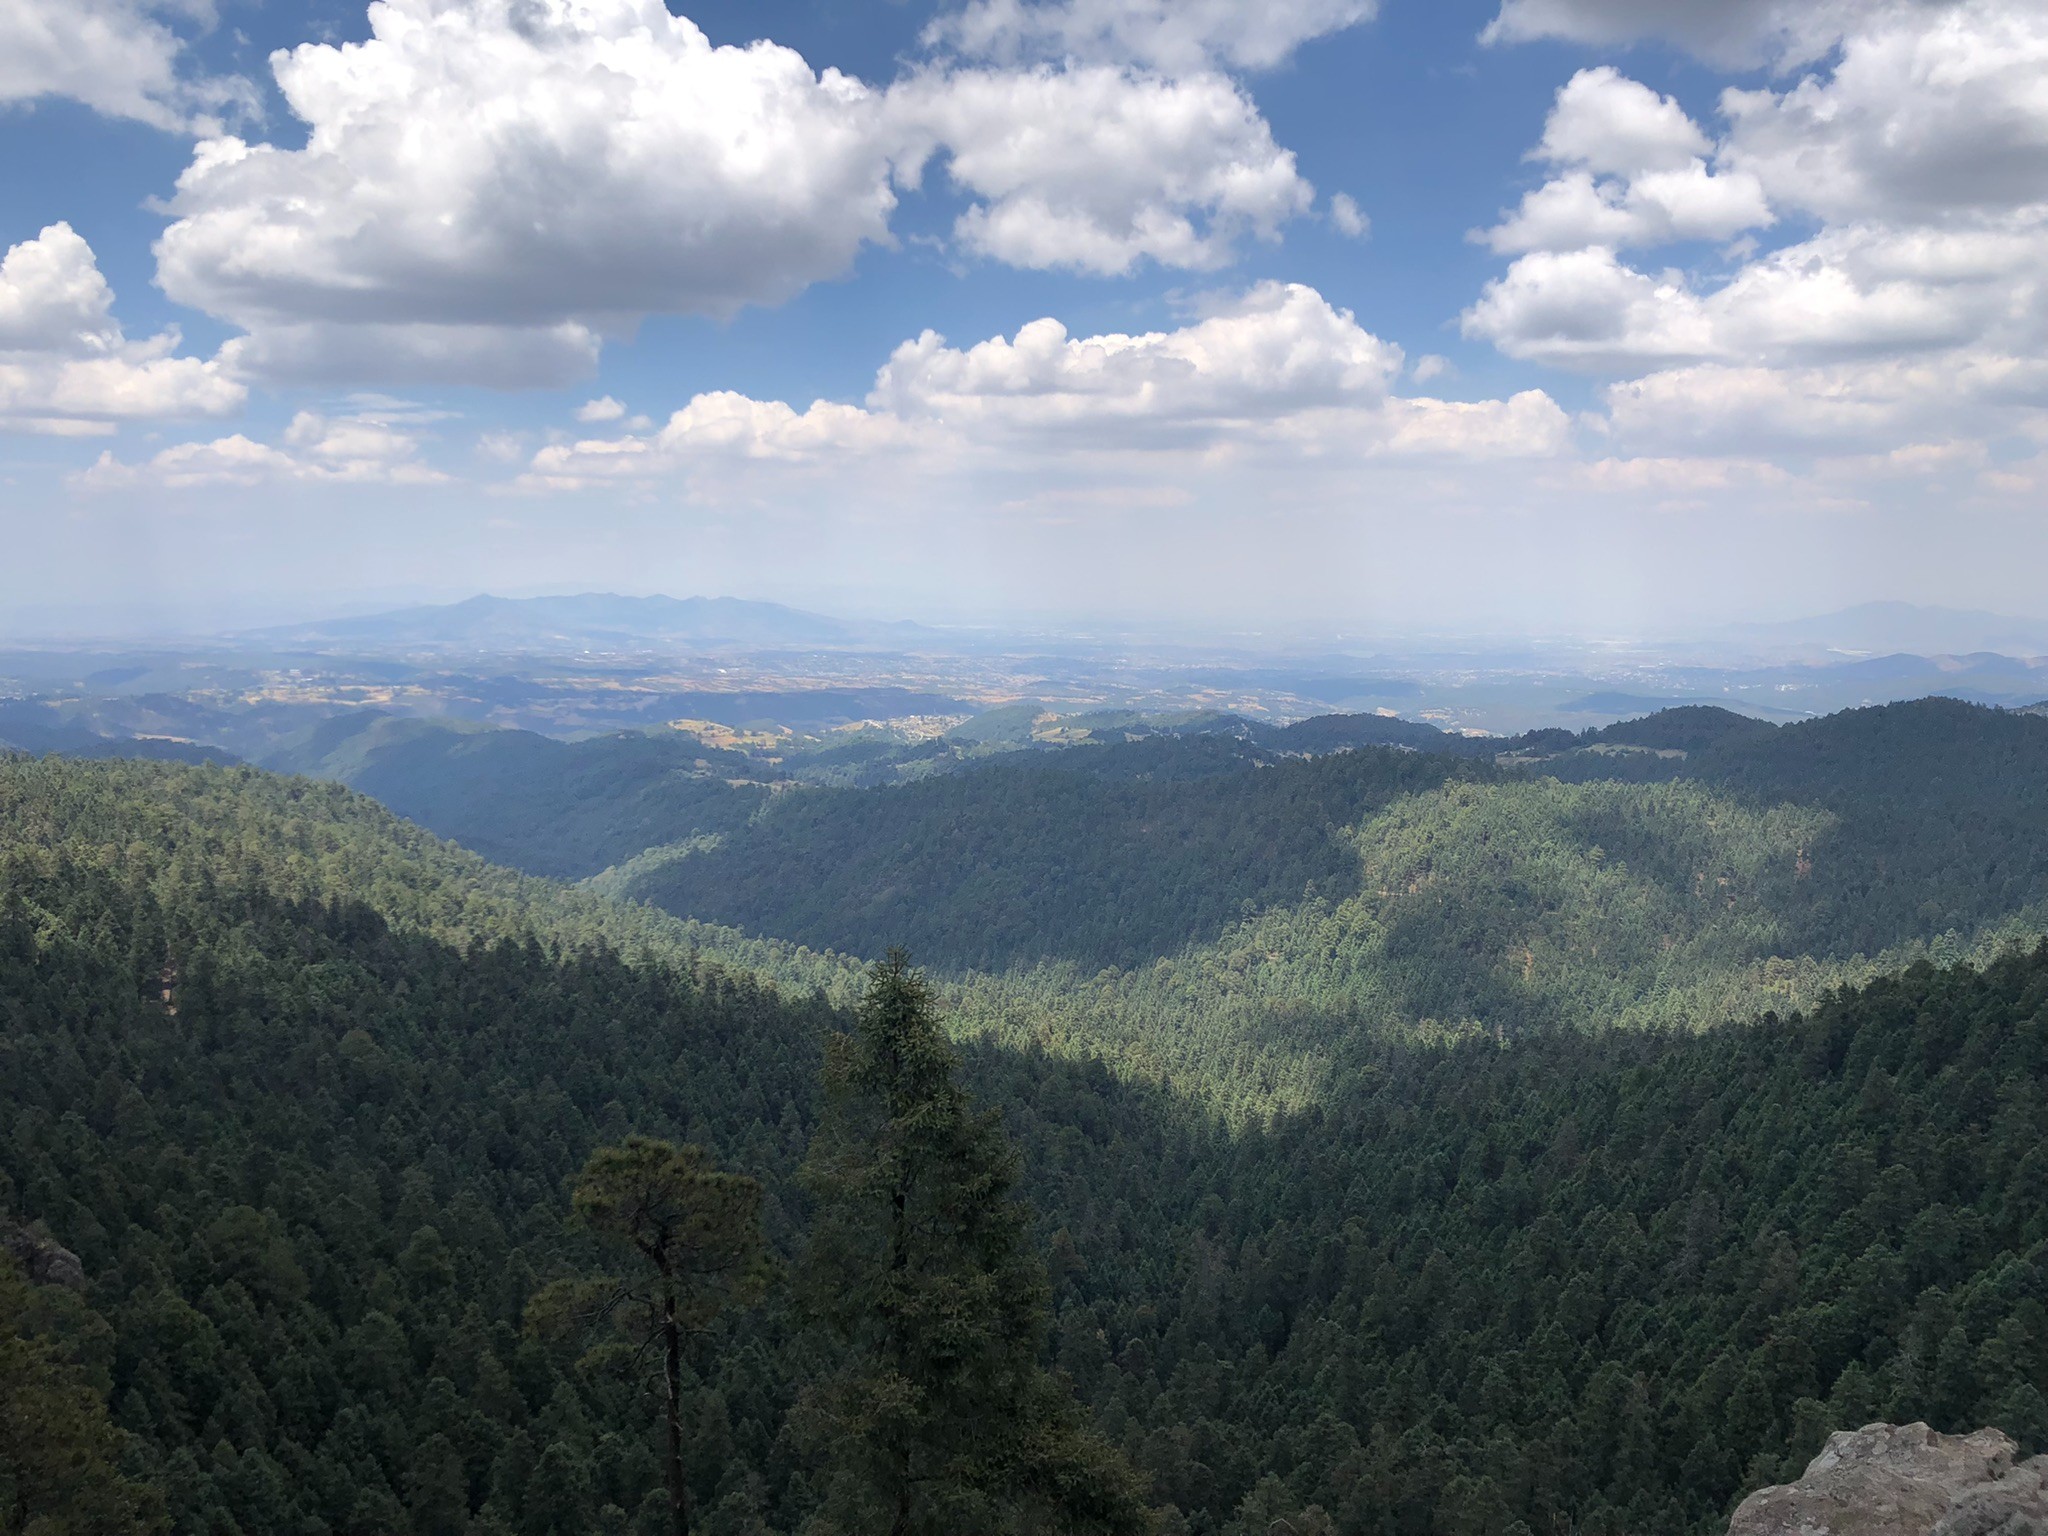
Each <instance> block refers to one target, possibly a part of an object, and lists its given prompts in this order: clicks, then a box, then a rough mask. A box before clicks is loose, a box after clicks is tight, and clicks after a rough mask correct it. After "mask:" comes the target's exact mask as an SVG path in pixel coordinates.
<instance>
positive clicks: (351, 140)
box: [157, 0, 895, 383]
mask: <svg viewBox="0 0 2048 1536" xmlns="http://www.w3.org/2000/svg"><path fill="white" fill-rule="evenodd" d="M370 24H371V36H370V37H369V39H368V40H366V41H364V42H361V43H351V44H345V45H340V46H331V45H327V44H311V43H309V44H305V45H303V46H301V47H298V48H295V49H292V50H291V51H289V52H288V53H282V54H279V55H278V56H277V57H276V58H275V60H274V69H275V73H276V76H277V83H278V86H279V88H280V89H281V90H282V91H283V93H284V96H285V100H286V102H287V103H288V105H289V106H290V107H291V109H292V111H293V112H294V113H295V114H296V115H297V116H298V117H299V118H301V119H302V120H303V121H304V122H305V123H306V124H307V125H308V128H309V130H310V131H309V133H308V136H307V140H306V144H305V146H304V148H302V149H284V148H280V147H278V146H275V145H269V144H248V143H244V142H243V141H241V140H240V139H236V138H231V137H229V138H219V139H214V140H209V141H207V142H206V143H203V144H201V145H200V146H199V149H198V151H197V153H196V154H195V155H194V157H193V161H192V164H191V165H190V166H189V167H188V168H187V170H186V171H185V173H184V174H183V175H182V176H181V177H180V178H179V181H178V186H177V191H176V194H175V195H174V196H173V198H172V199H171V201H170V205H169V206H170V211H171V212H172V213H173V215H175V219H176V222H174V223H173V224H172V225H171V226H170V228H169V229H167V230H166V231H165V232H164V235H163V237H162V239H161V241H160V242H159V244H158V247H157V255H158V265H159V275H160V281H161V282H162V285H163V287H164V290H165V291H166V292H167V293H169V294H170V295H171V296H172V297H173V298H175V299H178V300H179V301H181V302H183V303H188V304H192V305H195V306H197V307H199V308H202V309H205V310H207V311H209V312H210V313H213V314H216V315H221V316H223V317H226V318H228V319H230V320H233V321H235V322H236V323H238V324H240V325H243V326H244V327H246V328H247V329H248V330H250V331H251V332H252V334H253V335H254V337H255V345H254V347H253V348H252V350H251V352H250V361H251V363H252V365H255V366H260V367H264V368H266V369H270V368H274V369H277V370H278V371H281V372H286V373H291V374H298V373H302V372H304V371H305V370H304V368H303V366H302V360H303V359H304V358H306V357H308V356H311V355H315V354H317V352H318V351H319V346H318V344H320V343H325V342H328V341H331V340H335V339H338V336H337V331H338V328H341V327H359V326H380V325H381V326H405V327H426V328H428V333H427V335H428V339H427V340H426V342H425V343H423V344H421V345H417V346H413V347H410V348H408V349H406V350H405V352H404V354H403V355H402V363H403V365H404V366H403V368H402V371H404V372H405V373H408V374H410V375H413V376H420V377H426V376H431V375H432V374H435V373H437V372H438V373H444V374H446V375H449V376H460V377H468V378H476V379H480V380H482V381H484V382H492V381H494V376H495V381H497V382H504V383H525V382H528V381H529V380H530V379H532V378H535V377H538V378H543V379H545V380H546V381H548V382H553V381H555V379H556V378H557V377H558V376H559V373H560V371H561V369H562V367H563V365H564V363H565V362H573V361H575V360H576V359H578V358H582V359H587V358H588V357H589V355H590V351H591V348H592V346H593V345H594V342H593V341H592V337H593V336H594V335H599V334H605V333H608V332H617V331H621V330H623V329H626V328H628V327H630V326H631V324H632V323H633V322H634V320H635V319H636V318H637V317H638V316H640V315H642V314H645V313H648V312H653V311H681V312H698V313H710V314H725V313H730V312H732V311H733V310H735V309H737V308H738V307H740V306H741V305H744V304H750V303H755V304H772V303H777V302H780V301H782V300H784V299H787V298H788V297H790V296H791V295H792V294H794V293H796V292H798V291H799V290H801V289H802V288H803V287H805V286H806V285H808V284H810V283H813V282H816V281H818V280H820V279H822V278H827V277H832V276H835V275H837V274H839V273H841V272H843V271H844V270H845V269H846V268H847V266H848V264H849V263H850V262H851V261H852V260H853V257H854V254H855V253H856V252H857V251H858V250H859V249H860V247H861V246H862V245H863V244H864V243H867V242H870V241H879V240H884V239H886V238H887V234H888V217H889V212H890V210H891V208H892V207H893V206H894V201H895V199H894V194H893V193H892V192H891V190H890V187H889V183H888V161H889V156H888V151H887V145H886V142H885V139H884V136H883V135H882V134H881V133H880V132H878V103H877V101H876V99H875V97H874V95H873V93H872V92H870V91H869V90H868V89H867V88H866V87H865V86H863V85H861V84H860V83H859V82H858V81H855V80H852V79H850V78H848V77H846V76H844V75H841V74H839V73H838V72H837V71H834V70H829V69H828V70H826V71H825V72H824V73H823V74H816V73H813V71H812V70H811V68H810V66H809V65H808V64H806V63H805V62H804V60H803V59H802V58H801V57H800V56H799V55H798V54H796V53H795V52H793V51H792V50H790V49H787V48H782V47H778V46H776V45H774V44H772V43H766V42H762V43H756V44H753V45H752V46H750V47H746V48H731V47H725V48H714V47H712V46H711V44H710V42H709V41H708V40H707V39H706V38H705V36H704V34H703V32H702V31H700V30H699V29H698V28H697V27H696V26H695V25H694V24H693V23H691V22H690V21H688V20H687V19H685V18H682V17H676V16H671V15H670V14H669V13H668V11H667V10H666V8H665V7H664V6H663V5H662V4H661V3H660V0H540V3H521V0H382V3H379V4H376V5H373V6H372V7H371V9H370ZM279 333H281V334H282V335H283V338H284V339H283V340H282V341H273V340H272V336H273V335H277V334H279ZM393 339H396V338H395V337H391V336H385V337H379V338H378V341H377V346H376V348H375V349H374V350H375V351H382V350H383V347H384V344H385V343H386V342H388V341H389V340H393ZM309 341H310V342H313V343H315V344H316V345H313V346H307V345H305V343H306V342H309ZM372 355H374V352H373V354H372ZM522 370H523V371H524V376H522Z"/></svg>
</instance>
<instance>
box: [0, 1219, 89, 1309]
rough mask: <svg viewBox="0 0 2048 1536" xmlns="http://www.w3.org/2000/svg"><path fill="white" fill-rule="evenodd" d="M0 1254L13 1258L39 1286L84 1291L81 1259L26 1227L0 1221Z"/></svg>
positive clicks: (59, 1244) (57, 1243)
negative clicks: (55, 1286) (59, 1286)
mask: <svg viewBox="0 0 2048 1536" xmlns="http://www.w3.org/2000/svg"><path fill="white" fill-rule="evenodd" d="M0 1253H8V1254H12V1255H13V1256H14V1259H15V1262H16V1263H18V1264H20V1265H21V1267H22V1269H23V1271H24V1272H25V1273H26V1274H27V1275H28V1277H29V1279H31V1280H33V1281H34V1282H35V1283H36V1284H37V1285H61V1286H66V1287H68V1288H69V1289H71V1290H74V1291H82V1290H84V1289H85V1266H84V1265H83V1264H81V1263H79V1262H78V1255H77V1254H75V1253H73V1252H72V1251H71V1250H70V1249H69V1248H66V1247H65V1246H64V1245H63V1244H62V1243H59V1242H56V1241H55V1240H53V1239H51V1238H47V1237H43V1236H40V1235H38V1234H37V1233H35V1232H31V1231H30V1230H29V1229H28V1228H27V1227H18V1226H16V1225H14V1223H12V1222H10V1221H7V1220H6V1219H5V1218H0Z"/></svg>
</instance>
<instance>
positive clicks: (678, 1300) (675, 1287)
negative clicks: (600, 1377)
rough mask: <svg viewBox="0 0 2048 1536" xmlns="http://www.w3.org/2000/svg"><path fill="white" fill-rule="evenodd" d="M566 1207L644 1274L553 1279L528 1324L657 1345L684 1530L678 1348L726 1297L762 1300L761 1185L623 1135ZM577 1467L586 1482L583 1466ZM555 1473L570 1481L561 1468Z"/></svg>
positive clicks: (677, 1517)
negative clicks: (599, 1329) (623, 1250)
mask: <svg viewBox="0 0 2048 1536" xmlns="http://www.w3.org/2000/svg"><path fill="white" fill-rule="evenodd" d="M573 1205H574V1209H575V1211H576V1214H577V1215H578V1216H580V1217H581V1218H582V1219H583V1220H584V1222H585V1223H587V1224H588V1225H589V1226H590V1227H591V1229H592V1230H594V1231H596V1232H600V1233H603V1234H605V1235H606V1236H608V1237H612V1238H615V1239H618V1240H619V1241H622V1242H624V1243H626V1244H627V1245H628V1246H629V1247H631V1248H632V1249H633V1250H634V1252H636V1253H637V1254H639V1256H640V1257H641V1258H642V1259H643V1260H644V1261H645V1262H646V1272H643V1273H642V1274H640V1275H637V1276H633V1277H629V1278H624V1279H618V1278H612V1277H604V1278H601V1279H592V1280H561V1281H556V1282H555V1283H554V1284H553V1285H550V1286H548V1287H547V1288H546V1289H545V1290H543V1291H541V1292H540V1293H539V1294H538V1295H536V1296H535V1297H534V1298H533V1301H532V1302H531V1304H530V1305H529V1306H528V1308H527V1322H528V1325H529V1327H531V1328H532V1329H533V1330H534V1331H535V1332H537V1333H542V1334H554V1335H558V1336H559V1335H561V1334H564V1333H567V1332H569V1331H572V1330H574V1329H577V1328H589V1327H591V1326H593V1325H596V1324H610V1325H613V1326H614V1327H616V1328H617V1329H619V1330H620V1331H622V1332H623V1333H624V1335H625V1337H626V1340H627V1343H628V1346H629V1348H628V1352H627V1354H626V1356H625V1358H626V1359H638V1358H641V1357H642V1356H643V1355H644V1353H645V1351H646V1348H647V1346H648V1345H650V1344H651V1345H655V1346H656V1347H657V1349H658V1357H659V1359H660V1361H661V1365H662V1389H663V1390H662V1401H663V1423H664V1426H665V1428H666V1454H665V1457H664V1464H663V1472H664V1473H665V1475H666V1478H667V1482H668V1502H669V1524H670V1529H671V1530H672V1531H673V1532H674V1536H689V1529H690V1515H689V1484H688V1480H687V1475H686V1472H685V1469H684V1465H683V1350H684V1347H685V1344H686V1342H687V1340H688V1339H689V1338H690V1337H691V1336H692V1335H694V1334H697V1333H701V1332H703V1331H704V1330H705V1329H706V1328H708V1327H709V1326H710V1325H711V1323H712V1321H713V1319H715V1318H716V1317H717V1316H718V1315H719V1314H720V1313H721V1312H723V1311H724V1310H725V1309H726V1308H727V1307H728V1306H732V1305H734V1304H747V1303H751V1302H754V1301H757V1300H759V1299H760V1296H761V1294H762V1292H763V1291H765V1290H766V1289H767V1285H768V1281H769V1277H770V1275H771V1273H772V1270H771V1266H770V1263H769V1260H768V1256H767V1248H766V1245H765V1243H764V1242H763V1240H762V1236H761V1185H760V1183H759V1181H758V1180H755V1179H750V1178H747V1177H745V1176H743V1175H741V1174H736V1173H721V1172H719V1171H718V1170H716V1169H714V1168H713V1167H711V1165H710V1158H709V1157H708V1156H707V1155H706V1154H705V1151H704V1149H703V1148H702V1147H698V1146H691V1145H684V1146H680V1147H678V1146H673V1145H671V1144H670V1143H668V1142H665V1141H656V1140H654V1139H652V1138H650V1137H646V1136H629V1137H627V1138H626V1143H625V1145H624V1146H617V1147H599V1148H598V1149H597V1150H596V1151H595V1152H593V1153H592V1154H591V1156H590V1161H589V1162H588V1163H586V1164H585V1165H584V1168H583V1173H582V1176H581V1177H580V1178H579V1179H578V1180H577V1182H576V1192H575V1196H574V1199H573ZM557 1451H560V1452H561V1453H562V1455H561V1456H560V1457H557V1458H556V1459H557V1460H559V1461H562V1462H564V1464H565V1465H566V1463H567V1460H568V1458H569V1452H568V1451H567V1449H566V1448H565V1447H562V1446H559V1445H558V1446H551V1447H549V1449H548V1452H547V1455H544V1456H543V1457H542V1459H541V1466H542V1468H546V1467H548V1466H549V1459H548V1458H549V1457H552V1456H555V1454H556V1452H557ZM579 1475H580V1476H582V1477H583V1478H584V1481H585V1482H586V1483H587V1481H588V1473H587V1469H582V1470H580V1471H579ZM555 1482H556V1483H559V1484H562V1485H563V1486H567V1484H566V1483H563V1480H562V1478H560V1477H558V1478H556V1479H555ZM529 1502H530V1501H529ZM574 1502H575V1501H574V1500H571V1503H572V1504H573V1503H574ZM585 1502H587V1500H586V1501H585Z"/></svg>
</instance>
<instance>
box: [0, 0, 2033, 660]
mask: <svg viewBox="0 0 2048 1536" xmlns="http://www.w3.org/2000/svg"><path fill="white" fill-rule="evenodd" d="M203 10H204V8H195V7H192V6H189V5H183V4H173V3H170V0H15V3H14V4H12V5H10V6H8V7H7V8H6V10H5V12H4V13H0V55H4V56H5V57H6V58H7V59H8V60H9V63H8V65H7V67H6V68H5V69H4V70H0V103H4V106H0V136H4V143H5V147H6V150H7V153H6V154H5V155H4V156H0V163H4V165H5V166H6V172H5V180H4V182H0V186H4V188H5V192H4V197H0V210H4V212H5V215H6V217H5V220H4V223H0V250H4V252H5V255H4V261H0V488H4V492H5V495H4V500H0V543H4V547H5V548H6V549H7V551H8V555H7V558H6V559H5V560H4V561H0V618H4V622H0V630H4V631H6V632H8V633H10V634H15V635H20V634H24V633H30V632H48V633H73V634H76V633H83V632H94V633H110V634H111V633H119V634H129V635H140V634H149V633H171V632H187V633H189V632H219V631H221V630H224V629H232V628H238V627H243V626H248V625H256V624H262V623H274V622H282V621H287V620H291V619H294V618H301V617H308V616H314V615H320V614H326V613H333V612H337V611H344V610H353V611H363V610H366V609H371V608H376V607H380V606H395V605H398V604H402V603H406V602H417V601H448V600H454V599H459V598H461V597H464V596H468V595H470V594H473V593H476V592H481V591H492V592H500V593H512V594H521V593H528V594H530V593H540V592H573V591H587V590H596V591H606V590H616V591H627V592H642V593H646V592H669V593H676V594H688V593H705V594H712V593H730V594H735V595H742V596H746V597H751V598H759V599H769V600H775V601H781V602H786V603H790V604H794V605H798V606H802V607H805V608H809V609H815V610H819V611H823V612H827V613H837V614H845V615H849V616H855V617H864V618H913V619H918V620H923V621H926V622H935V623H954V624H958V623H977V624H990V625H1011V626H1025V625H1037V626H1048V625H1050V626H1058V625H1068V626H1084V625H1090V624H1105V623H1115V624H1131V625H1139V626H1145V625H1152V626H1171V627H1173V628H1175V629H1181V630H1184V629H1188V628H1201V627H1204V626H1207V627H1212V628H1214V629H1216V630H1217V631H1218V632H1219V633H1221V632H1229V633H1250V632H1255V631H1260V630H1268V629H1274V630H1284V631H1287V632H1302V631H1318V632H1329V633H1333V634H1334V633H1369V634H1401V633H1415V634H1420V633H1430V634H1443V633H1460V632H1464V633H1475V634H1499V635H1510V634H1524V635H1536V636H1565V635H1576V636H1588V635H1603V636H1624V637H1634V638H1645V639H1668V638H1677V637H1684V636H1690V635H1695V634H1698V633H1701V632H1703V631H1706V630H1710V629H1713V628H1715V627H1717V626H1721V625H1726V624H1730V623H1739V622H1745V621H1758V620H1782V619H1790V618H1795V617H1800V616H1806V615H1815V614H1823V613H1828V612H1831V611H1835V610H1839V609H1843V608H1846V607H1850V606H1852V605H1855V604H1859V603H1864V602H1869V601H1872V600H1903V601H1909V602H1915V603H1922V604H1933V605H1942V606H1947V607H1952V608H1958V609H1969V610H1988V611H1993V612H1998V613H2006V614H2014V615H2019V616H2021V617H2035V616H2040V615H2042V614H2043V613H2044V604H2043V600H2042V599H2041V597H2040V596H2039V581H2038V573H2039V572H2040V571H2041V570H2043V569H2048V518H2044V517H2043V515H2042V514H2043V510H2044V505H2048V280H2044V277H2043V273H2044V272H2048V98H2044V97H2043V95H2042V93H2041V92H2040V90H2039V85H2038V83H2039V80H2040V79H2041V77H2042V74H2043V72H2044V70H2048V12H2044V11H2043V9H2042V8H2041V7H2040V6H2039V5H2038V4H2035V3H2033V0H1830V3H1826V4H1815V3H1811V0H1735V3H1727V0H1720V3H1708V0H1658V3H1654V4H1651V3H1641V4H1616V3H1615V0H1457V3H1450V4H1445V5H1441V6H1426V5H1423V4H1420V3H1419V0H1385V3H1383V4H1382V3H1376V0H1278V3H1274V4H1269V5H1263V6H1259V7H1256V8H1253V7H1248V6H1230V5H1200V6H1197V5H1188V6H1181V7H1162V6H1160V5H1158V4H1156V3H1153V0H1031V3H1024V0H914V3H911V4H887V5H884V4H880V3H874V0H869V3H863V4H858V5H849V6H844V7H837V8H831V9H830V10H829V12H828V11H826V10H824V9H821V8H817V7H812V6H808V5H800V4H797V3H796V0H768V3H757V4H750V5H748V4H741V3H739V0H705V3H702V4H694V5H686V6H684V8H683V11H682V13H680V14H679V13H678V12H676V11H675V10H674V9H672V8H671V9H664V8H663V6H662V5H661V3H660V0H544V3H543V4H542V5H541V6H540V7H539V8H538V9H537V10H536V9H533V8H531V7H522V6H520V5H515V4H513V3H512V0H382V3H380V4H377V5H369V6H366V5H365V4H364V0H312V3H308V4H305V5H298V6H291V7H264V6H259V5H257V4H255V3H253V0H223V3H222V4H221V5H220V6H219V7H218V11H217V14H214V15H211V16H208V15H205V14H202V12H203Z"/></svg>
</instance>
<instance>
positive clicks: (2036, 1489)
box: [1934, 1456, 2048, 1536]
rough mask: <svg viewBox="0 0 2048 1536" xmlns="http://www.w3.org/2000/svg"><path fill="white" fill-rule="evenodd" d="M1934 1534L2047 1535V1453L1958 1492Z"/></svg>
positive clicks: (1942, 1535) (1985, 1535)
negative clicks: (2004, 1473) (1987, 1482)
mask: <svg viewBox="0 0 2048 1536" xmlns="http://www.w3.org/2000/svg"><path fill="white" fill-rule="evenodd" d="M1934 1536H2048V1456H2036V1457H2035V1458H2034V1459H2033V1460H2032V1461H2023V1462H2021V1463H2020V1464H2019V1465H2018V1466H2017V1467H2014V1468H2013V1469H2012V1471H2011V1472H2009V1473H2007V1474H2006V1475H2005V1476H2004V1477H2001V1478H2000V1479H1998V1481H1997V1482H1995V1483H1990V1484H1987V1485H1986V1486H1984V1487H1982V1488H1972V1489H1969V1490H1967V1491H1966V1492H1963V1493H1959V1494H1957V1495H1956V1501H1955V1502H1954V1503H1953V1504H1951V1505H1949V1508H1948V1513H1947V1514H1945V1515H1943V1516H1942V1517H1941V1520H1940V1522H1939V1523H1938V1524H1936V1526H1935V1527H1934Z"/></svg>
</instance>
